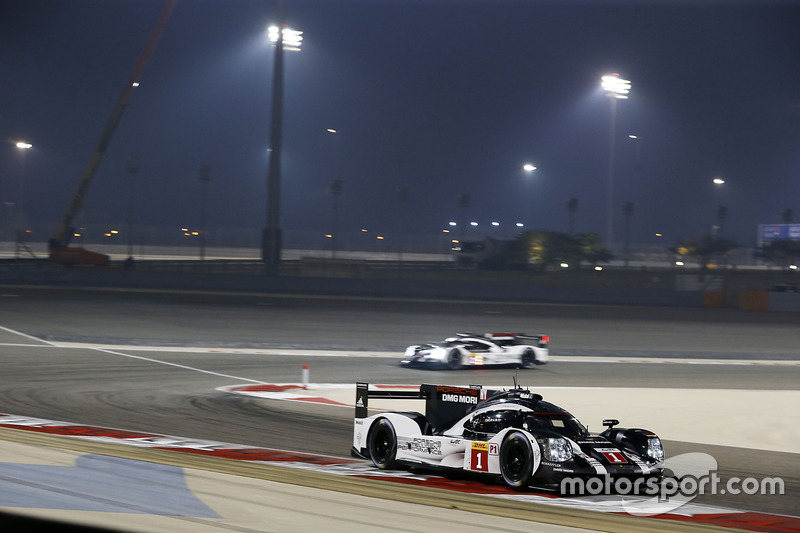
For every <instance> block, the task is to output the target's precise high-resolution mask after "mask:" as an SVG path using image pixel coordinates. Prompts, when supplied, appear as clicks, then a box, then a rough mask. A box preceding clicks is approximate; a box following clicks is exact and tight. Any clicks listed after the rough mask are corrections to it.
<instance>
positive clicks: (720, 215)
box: [711, 177, 728, 238]
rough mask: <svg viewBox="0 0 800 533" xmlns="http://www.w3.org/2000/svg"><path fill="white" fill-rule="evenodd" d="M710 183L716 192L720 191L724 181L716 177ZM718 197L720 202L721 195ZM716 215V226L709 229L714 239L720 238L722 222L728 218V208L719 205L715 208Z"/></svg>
mask: <svg viewBox="0 0 800 533" xmlns="http://www.w3.org/2000/svg"><path fill="white" fill-rule="evenodd" d="M711 183H713V184H714V188H715V189H717V190H718V191H721V190H722V186H723V185H725V180H724V179H722V178H720V177H716V178H714V179H713V180H711ZM718 196H720V200H721V196H722V195H721V194H719V195H718ZM716 214H717V225H716V226H713V227H712V228H711V229H712V232H711V234H712V235H713V236H714V237H717V238H722V221H723V220H725V219H726V218H727V217H728V208H727V207H725V206H724V205H721V204H720V205H719V206H718V207H717V213H716Z"/></svg>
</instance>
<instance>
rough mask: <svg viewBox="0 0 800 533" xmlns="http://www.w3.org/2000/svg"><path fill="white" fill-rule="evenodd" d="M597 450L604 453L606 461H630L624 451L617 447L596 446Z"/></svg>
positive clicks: (621, 462) (618, 462) (620, 462)
mask: <svg viewBox="0 0 800 533" xmlns="http://www.w3.org/2000/svg"><path fill="white" fill-rule="evenodd" d="M596 450H597V451H598V452H600V453H602V454H603V457H605V458H606V461H608V462H609V463H611V464H623V463H627V462H628V460H627V459H625V456H624V455H623V454H622V452H621V451H619V450H618V449H616V448H596Z"/></svg>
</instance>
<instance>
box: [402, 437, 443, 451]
mask: <svg viewBox="0 0 800 533" xmlns="http://www.w3.org/2000/svg"><path fill="white" fill-rule="evenodd" d="M408 446H409V449H410V450H411V451H413V452H417V453H427V454H428V455H442V442H441V441H438V440H431V439H418V438H415V439H414V440H412V441H411V442H409V443H408Z"/></svg>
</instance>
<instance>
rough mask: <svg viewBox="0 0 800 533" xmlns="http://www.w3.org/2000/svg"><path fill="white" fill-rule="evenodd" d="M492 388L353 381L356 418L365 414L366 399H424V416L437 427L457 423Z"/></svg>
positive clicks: (483, 398) (489, 393) (367, 411)
mask: <svg viewBox="0 0 800 533" xmlns="http://www.w3.org/2000/svg"><path fill="white" fill-rule="evenodd" d="M496 392H500V391H494V390H489V389H484V388H482V387H481V386H480V385H469V386H467V387H451V386H449V385H431V384H427V383H424V384H422V385H420V387H419V390H397V389H394V390H392V389H370V388H369V384H368V383H364V382H358V383H356V418H367V417H368V416H369V399H370V398H395V399H399V400H400V399H401V400H425V418H427V419H428V422H429V423H430V424H431V426H432V427H433V430H434V432H435V431H436V430H437V429H441V428H446V427H449V426H450V425H452V424H453V423H455V422H457V421H458V420H459V419H460V418H461V417H463V416H464V415H466V414H467V413H468V412H469V411H471V410H472V409H473V408H474V407H475V406H476V405H478V404H479V403H480V402H482V401H484V400H486V399H487V398H489V397H491V396H492V395H493V394H494V393H496Z"/></svg>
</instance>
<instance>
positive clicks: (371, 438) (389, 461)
mask: <svg viewBox="0 0 800 533" xmlns="http://www.w3.org/2000/svg"><path fill="white" fill-rule="evenodd" d="M367 449H368V450H369V458H370V459H372V463H373V464H374V465H375V466H377V467H378V468H380V469H381V470H387V469H391V468H394V467H395V466H396V461H395V458H396V457H397V434H396V433H395V431H394V426H393V425H392V423H391V422H389V421H388V420H387V419H385V418H381V419H380V420H378V421H377V422H375V423H374V424H373V425H372V428H370V430H369V435H368V437H367Z"/></svg>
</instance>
